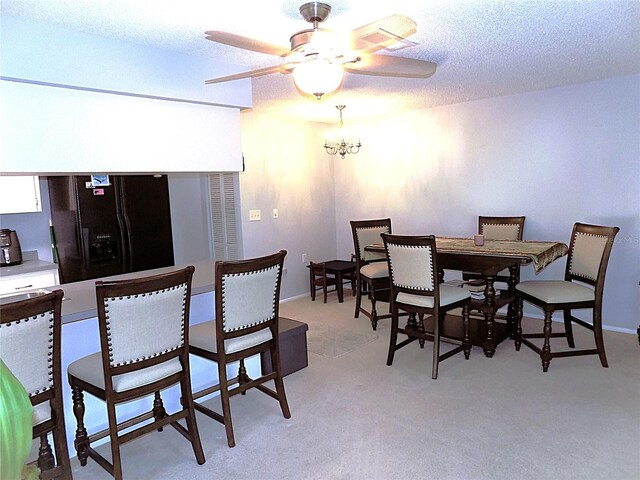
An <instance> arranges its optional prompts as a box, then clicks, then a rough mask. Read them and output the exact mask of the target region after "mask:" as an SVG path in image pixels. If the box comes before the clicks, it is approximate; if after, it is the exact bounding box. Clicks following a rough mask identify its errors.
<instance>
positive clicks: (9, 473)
mask: <svg viewBox="0 0 640 480" xmlns="http://www.w3.org/2000/svg"><path fill="white" fill-rule="evenodd" d="M32 415H33V407H32V406H31V400H29V395H28V394H27V391H26V390H25V389H24V387H23V386H22V384H21V383H20V382H19V381H18V379H17V378H16V377H15V376H14V375H13V373H11V370H9V368H8V367H7V366H6V365H5V364H4V362H3V361H2V359H0V478H1V479H2V480H5V479H6V480H17V479H19V478H20V474H21V472H22V468H23V467H24V462H25V461H26V460H27V457H28V456H29V451H30V450H31V440H32V438H31V437H32V432H33V425H32V421H33V420H32Z"/></svg>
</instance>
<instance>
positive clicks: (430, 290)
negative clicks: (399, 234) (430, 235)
mask: <svg viewBox="0 0 640 480" xmlns="http://www.w3.org/2000/svg"><path fill="white" fill-rule="evenodd" d="M391 246H393V247H396V248H406V249H414V250H417V249H419V248H421V249H424V250H429V256H430V257H431V262H432V263H431V264H432V265H433V252H432V251H431V247H422V246H417V245H398V244H396V243H389V244H387V249H388V248H389V247H391ZM387 254H388V251H387ZM389 259H390V260H391V256H389ZM389 263H390V265H391V272H390V273H391V275H393V261H390V262H389ZM429 273H431V285H435V278H434V276H433V273H434V272H433V268H431V272H429ZM397 285H398V286H399V287H404V288H413V289H415V290H423V291H425V292H432V291H433V290H434V289H433V288H432V289H427V288H421V287H417V286H415V285H403V284H400V283H399V284H397Z"/></svg>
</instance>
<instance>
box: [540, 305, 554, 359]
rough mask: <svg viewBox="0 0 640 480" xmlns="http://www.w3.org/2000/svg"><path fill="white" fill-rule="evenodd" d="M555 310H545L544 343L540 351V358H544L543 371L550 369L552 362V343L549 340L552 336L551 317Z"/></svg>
mask: <svg viewBox="0 0 640 480" xmlns="http://www.w3.org/2000/svg"><path fill="white" fill-rule="evenodd" d="M552 315H553V310H545V312H544V330H543V333H544V345H542V352H540V358H541V359H542V371H543V372H546V371H547V370H549V364H550V363H551V345H550V343H549V340H550V338H551V317H552Z"/></svg>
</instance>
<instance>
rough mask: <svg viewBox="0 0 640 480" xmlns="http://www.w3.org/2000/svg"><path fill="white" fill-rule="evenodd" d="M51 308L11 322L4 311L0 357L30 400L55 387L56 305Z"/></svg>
mask: <svg viewBox="0 0 640 480" xmlns="http://www.w3.org/2000/svg"><path fill="white" fill-rule="evenodd" d="M49 308H50V309H49V310H47V311H44V312H39V313H33V314H31V315H28V316H24V317H21V318H11V319H10V318H9V317H10V315H9V314H6V312H7V310H5V309H3V311H2V313H3V315H2V316H3V319H2V320H3V321H2V322H0V355H1V356H2V360H3V361H4V363H5V364H6V365H7V367H8V368H9V370H11V372H12V373H13V374H14V375H15V377H16V378H17V379H18V381H20V383H21V384H22V386H23V387H24V388H25V390H26V391H27V393H28V394H29V396H30V397H33V396H34V395H36V394H38V393H42V392H45V391H47V390H50V389H51V388H53V359H54V355H53V353H54V318H55V315H54V307H53V304H51V303H50V304H49ZM7 313H8V312H7ZM4 320H8V321H6V322H5V321H4Z"/></svg>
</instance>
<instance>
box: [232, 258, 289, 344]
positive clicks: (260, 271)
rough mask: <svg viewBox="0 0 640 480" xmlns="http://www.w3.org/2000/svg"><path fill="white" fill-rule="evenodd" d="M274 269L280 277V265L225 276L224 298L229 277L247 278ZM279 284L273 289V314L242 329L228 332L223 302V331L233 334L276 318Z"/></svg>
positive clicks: (238, 328)
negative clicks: (226, 281)
mask: <svg viewBox="0 0 640 480" xmlns="http://www.w3.org/2000/svg"><path fill="white" fill-rule="evenodd" d="M274 269H276V270H278V272H277V274H276V275H279V273H280V265H274V266H272V267H269V268H263V269H262V270H253V271H251V272H243V273H229V274H227V275H223V276H222V297H223V298H224V294H225V291H224V290H225V280H226V279H227V278H229V277H242V276H247V275H256V274H258V273H263V272H268V271H269V270H274ZM278 283H279V282H278V281H276V283H275V285H274V288H273V301H272V304H271V312H272V314H271V316H270V317H267V318H264V319H262V320H259V321H257V322H254V323H251V324H249V325H244V326H240V327H236V328H232V329H230V330H227V328H226V322H225V317H226V315H225V304H224V300H223V303H222V329H223V330H224V331H225V332H233V331H236V330H240V329H241V328H247V327H253V326H254V325H259V324H261V323H264V322H267V321H269V320H271V319H272V318H273V317H274V313H273V312H275V307H276V305H275V299H276V292H277V290H278Z"/></svg>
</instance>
